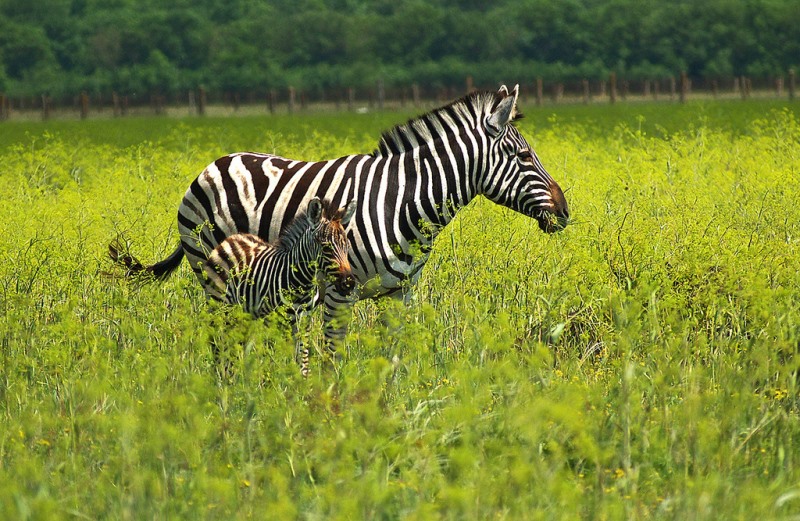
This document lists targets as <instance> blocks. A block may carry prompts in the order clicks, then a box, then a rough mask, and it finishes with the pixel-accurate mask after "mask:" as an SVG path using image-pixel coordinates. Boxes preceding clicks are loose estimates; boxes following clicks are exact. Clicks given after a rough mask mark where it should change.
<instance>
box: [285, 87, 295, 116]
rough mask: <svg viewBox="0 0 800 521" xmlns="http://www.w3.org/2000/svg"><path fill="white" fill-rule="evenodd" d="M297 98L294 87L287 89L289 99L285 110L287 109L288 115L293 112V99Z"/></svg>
mask: <svg viewBox="0 0 800 521" xmlns="http://www.w3.org/2000/svg"><path fill="white" fill-rule="evenodd" d="M296 96H297V92H296V91H295V90H294V87H289V99H288V101H287V103H286V106H287V108H288V109H289V114H291V113H293V112H294V103H295V97H296Z"/></svg>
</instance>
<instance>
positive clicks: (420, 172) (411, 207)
mask: <svg viewBox="0 0 800 521" xmlns="http://www.w3.org/2000/svg"><path fill="white" fill-rule="evenodd" d="M456 139H457V138H454V137H451V138H450V139H449V140H441V141H436V142H434V143H430V144H428V145H424V146H421V147H419V148H418V149H416V150H412V151H409V152H407V153H405V154H404V155H407V156H410V159H411V161H410V164H413V165H414V166H415V167H416V170H417V172H416V173H417V175H416V176H415V179H414V181H415V183H413V184H414V186H413V188H412V187H410V186H407V187H406V190H407V192H408V195H407V197H406V206H407V208H406V214H407V219H408V224H409V226H410V227H411V228H412V231H413V232H414V233H415V235H416V236H417V239H419V240H420V242H421V243H422V244H430V243H431V242H432V241H433V239H434V238H436V235H438V233H439V232H440V231H441V229H442V228H444V227H445V226H446V225H447V224H448V223H450V221H452V220H453V218H454V217H455V215H456V213H457V212H458V210H460V209H461V208H463V207H464V206H466V205H468V204H469V203H470V201H472V200H473V199H474V198H475V196H476V195H477V194H478V189H477V188H476V185H477V182H476V173H477V171H478V167H479V163H480V161H481V154H477V157H472V156H471V155H470V154H464V153H463V152H462V149H461V145H459V142H458V141H456ZM405 159H406V161H405V164H406V165H409V158H405ZM408 181H410V179H409V180H408ZM412 190H413V191H412Z"/></svg>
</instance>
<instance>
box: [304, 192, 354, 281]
mask: <svg viewBox="0 0 800 521" xmlns="http://www.w3.org/2000/svg"><path fill="white" fill-rule="evenodd" d="M355 211H356V201H355V200H352V201H350V202H349V203H348V204H347V206H345V207H344V208H338V209H337V208H334V207H333V206H332V205H330V204H328V203H327V202H326V203H323V202H322V201H320V199H319V198H318V197H314V198H313V199H311V201H309V203H308V210H307V212H306V216H307V217H308V220H309V221H310V222H311V223H312V225H313V226H314V227H315V228H314V240H315V241H316V243H317V244H319V246H320V247H321V248H322V255H321V259H320V266H319V268H318V270H319V271H320V272H321V273H322V274H324V276H325V278H326V280H327V281H329V282H332V283H333V286H334V288H336V290H337V291H339V292H341V293H350V292H351V291H352V290H353V289H354V288H355V286H356V280H355V278H353V274H352V272H351V270H350V261H349V260H348V259H347V255H348V253H349V252H350V244H349V241H348V239H347V232H346V228H347V225H348V224H349V223H350V219H351V218H352V217H353V214H354V213H355Z"/></svg>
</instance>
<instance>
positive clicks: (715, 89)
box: [711, 80, 719, 99]
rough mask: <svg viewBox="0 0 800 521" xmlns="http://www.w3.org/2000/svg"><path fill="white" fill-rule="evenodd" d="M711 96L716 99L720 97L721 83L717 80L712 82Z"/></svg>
mask: <svg viewBox="0 0 800 521" xmlns="http://www.w3.org/2000/svg"><path fill="white" fill-rule="evenodd" d="M711 95H712V96H714V99H717V97H719V82H718V81H717V80H711Z"/></svg>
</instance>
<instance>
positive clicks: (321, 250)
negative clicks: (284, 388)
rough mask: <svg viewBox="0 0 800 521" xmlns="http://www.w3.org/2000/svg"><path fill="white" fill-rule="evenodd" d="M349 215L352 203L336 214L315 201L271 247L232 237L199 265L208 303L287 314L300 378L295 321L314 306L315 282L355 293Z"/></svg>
mask: <svg viewBox="0 0 800 521" xmlns="http://www.w3.org/2000/svg"><path fill="white" fill-rule="evenodd" d="M354 210H355V202H354V201H351V202H350V203H349V204H348V205H347V207H346V208H342V209H339V210H336V209H334V208H332V207H331V205H329V204H327V205H324V206H323V203H322V202H321V201H320V200H319V199H318V198H316V197H315V198H313V199H311V201H310V202H309V203H308V210H307V212H306V213H305V214H302V215H299V216H298V217H296V218H295V219H294V221H293V223H292V224H290V225H289V226H288V227H287V228H286V229H285V230H284V231H283V232H282V233H281V235H280V236H279V237H278V239H277V240H276V241H275V242H274V243H267V242H266V241H265V240H264V239H262V238H260V237H258V236H257V235H252V234H249V233H237V234H235V235H231V236H230V237H227V238H226V239H225V240H223V241H222V242H221V243H220V244H219V245H218V246H217V247H216V248H214V251H212V252H211V254H210V255H209V256H208V260H206V262H205V263H204V265H203V271H204V272H205V275H206V277H205V279H204V280H202V285H203V289H204V290H205V291H206V294H207V295H208V296H209V297H210V298H212V299H214V300H217V301H221V302H225V303H228V304H239V305H241V306H242V307H243V308H244V310H245V311H247V312H248V313H250V314H251V315H253V316H254V317H256V318H260V317H264V316H266V315H268V314H269V313H270V312H272V311H275V310H277V309H278V308H284V309H286V310H287V312H288V318H289V320H290V322H291V324H292V328H293V331H294V333H295V339H296V341H297V349H296V357H297V358H298V359H299V361H300V362H301V372H302V373H303V375H304V376H305V375H307V374H308V349H304V348H302V344H301V343H300V342H299V337H298V336H297V335H296V323H297V316H296V315H297V314H298V313H301V312H303V311H305V310H307V309H309V308H310V307H312V306H313V305H314V304H315V303H316V302H317V300H318V298H319V290H318V284H317V282H318V281H320V280H322V282H323V287H324V286H325V285H326V283H328V282H329V283H331V284H332V285H333V286H334V287H335V288H337V290H338V291H340V292H342V293H348V292H350V291H352V289H353V288H354V286H355V281H354V280H353V277H352V275H351V273H350V264H349V262H348V260H347V253H348V247H349V246H348V242H347V236H346V234H345V229H346V228H347V225H348V224H349V222H350V219H351V217H352V216H353V211H354Z"/></svg>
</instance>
